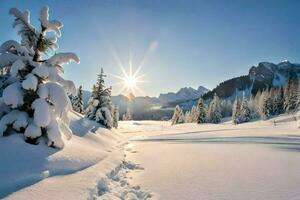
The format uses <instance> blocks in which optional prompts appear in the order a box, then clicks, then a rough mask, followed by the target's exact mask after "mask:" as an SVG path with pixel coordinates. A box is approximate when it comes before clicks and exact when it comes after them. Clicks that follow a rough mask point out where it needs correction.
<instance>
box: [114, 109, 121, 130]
mask: <svg viewBox="0 0 300 200" xmlns="http://www.w3.org/2000/svg"><path fill="white" fill-rule="evenodd" d="M113 110H114V112H113V127H114V128H118V122H119V117H120V116H119V107H118V106H114V107H113Z"/></svg>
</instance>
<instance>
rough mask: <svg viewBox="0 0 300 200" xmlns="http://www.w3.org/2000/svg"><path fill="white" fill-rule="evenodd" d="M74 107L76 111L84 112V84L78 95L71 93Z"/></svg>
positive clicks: (70, 96)
mask: <svg viewBox="0 0 300 200" xmlns="http://www.w3.org/2000/svg"><path fill="white" fill-rule="evenodd" d="M69 98H70V101H71V104H72V108H73V110H74V111H76V112H78V113H83V93H82V86H80V87H79V88H78V91H77V95H76V96H74V95H72V94H70V95H69Z"/></svg>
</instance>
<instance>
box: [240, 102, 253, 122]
mask: <svg viewBox="0 0 300 200" xmlns="http://www.w3.org/2000/svg"><path fill="white" fill-rule="evenodd" d="M250 120H251V110H250V108H249V106H248V101H247V99H246V98H245V97H244V98H243V101H242V105H241V110H240V122H242V123H243V122H249V121H250Z"/></svg>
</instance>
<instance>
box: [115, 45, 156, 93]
mask: <svg viewBox="0 0 300 200" xmlns="http://www.w3.org/2000/svg"><path fill="white" fill-rule="evenodd" d="M157 46H158V42H157V41H154V42H152V43H151V44H150V45H149V48H148V49H147V51H146V52H145V54H144V56H143V58H142V60H141V62H140V64H139V65H137V67H136V68H135V69H136V70H135V71H133V66H132V59H131V56H130V55H131V54H129V62H128V70H127V71H126V70H125V67H124V65H123V64H122V62H121V60H120V58H119V56H118V54H117V53H116V51H115V50H114V48H113V47H112V46H111V52H112V54H113V57H114V60H115V61H116V63H117V64H118V66H119V67H120V69H121V72H122V74H121V75H113V74H112V76H113V77H115V78H117V79H118V80H120V81H118V82H117V83H115V84H113V85H121V89H120V90H119V92H118V94H121V93H126V95H129V94H130V93H131V94H133V95H137V93H138V94H141V95H145V92H144V91H143V90H141V88H140V87H139V86H140V85H141V84H142V83H145V82H146V81H145V79H144V78H145V74H140V72H141V69H142V67H143V65H144V63H145V60H146V58H147V57H148V55H149V53H150V52H153V51H155V49H156V48H157Z"/></svg>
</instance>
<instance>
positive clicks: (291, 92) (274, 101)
mask: <svg viewBox="0 0 300 200" xmlns="http://www.w3.org/2000/svg"><path fill="white" fill-rule="evenodd" d="M299 89H300V88H299V80H298V78H290V79H289V81H288V84H287V87H285V88H283V87H278V88H276V87H273V88H271V89H266V90H264V91H258V92H257V93H256V95H252V96H250V98H249V99H247V98H245V97H244V96H242V97H238V96H237V97H236V99H235V101H234V102H233V103H232V102H231V101H230V100H223V101H222V102H220V99H219V97H218V96H217V95H216V94H215V95H214V97H213V99H212V100H211V101H210V103H209V104H208V105H206V104H205V103H204V101H203V99H202V98H200V99H199V101H198V103H197V105H195V106H193V107H192V109H191V111H187V112H185V114H184V112H183V110H182V109H181V108H180V107H179V106H176V108H175V110H174V114H173V117H172V124H173V125H174V124H180V123H192V122H195V123H207V122H208V123H219V122H220V121H221V118H222V117H229V116H231V117H232V122H233V123H234V124H240V123H244V122H248V121H250V120H251V119H257V118H260V119H263V120H266V119H269V118H270V117H271V116H273V115H279V114H282V113H285V112H286V113H290V112H294V111H297V110H299V109H300V92H299Z"/></svg>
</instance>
